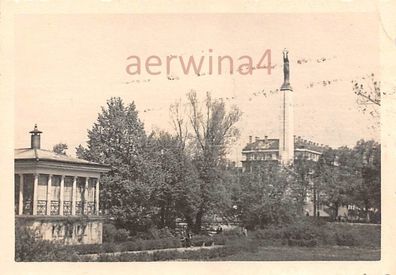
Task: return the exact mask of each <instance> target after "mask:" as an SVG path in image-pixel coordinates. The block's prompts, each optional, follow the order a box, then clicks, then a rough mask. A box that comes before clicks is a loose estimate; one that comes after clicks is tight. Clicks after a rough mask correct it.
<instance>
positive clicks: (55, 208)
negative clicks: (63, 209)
mask: <svg viewBox="0 0 396 275" xmlns="http://www.w3.org/2000/svg"><path fill="white" fill-rule="evenodd" d="M59 204H60V202H59V201H51V210H50V213H51V215H59Z"/></svg>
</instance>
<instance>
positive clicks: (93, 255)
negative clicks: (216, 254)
mask: <svg viewBox="0 0 396 275" xmlns="http://www.w3.org/2000/svg"><path fill="white" fill-rule="evenodd" d="M218 247H223V245H212V246H194V247H178V248H163V249H151V250H139V251H120V252H108V253H95V254H84V255H81V256H83V257H88V258H90V259H92V260H96V259H97V258H98V257H99V255H107V256H118V255H121V254H139V253H144V252H146V253H148V254H153V253H154V252H158V251H178V252H184V251H196V250H201V249H203V250H204V249H214V248H218Z"/></svg>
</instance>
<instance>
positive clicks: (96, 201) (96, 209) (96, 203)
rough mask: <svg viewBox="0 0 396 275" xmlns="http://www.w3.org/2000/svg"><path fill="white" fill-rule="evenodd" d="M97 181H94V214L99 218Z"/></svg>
mask: <svg viewBox="0 0 396 275" xmlns="http://www.w3.org/2000/svg"><path fill="white" fill-rule="evenodd" d="M99 179H100V178H97V180H96V186H95V214H96V215H98V216H99Z"/></svg>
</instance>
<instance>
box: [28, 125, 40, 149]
mask: <svg viewBox="0 0 396 275" xmlns="http://www.w3.org/2000/svg"><path fill="white" fill-rule="evenodd" d="M29 133H30V134H31V136H30V148H32V149H40V134H41V133H42V132H41V131H39V129H37V124H35V125H34V129H33V131H30V132H29Z"/></svg>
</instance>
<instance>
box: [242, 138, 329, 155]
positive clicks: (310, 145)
mask: <svg viewBox="0 0 396 275" xmlns="http://www.w3.org/2000/svg"><path fill="white" fill-rule="evenodd" d="M250 141H251V142H249V143H248V144H247V145H246V146H245V147H244V148H243V149H242V153H243V152H244V151H259V150H260V151H265V150H279V139H274V138H267V137H265V138H263V139H260V138H259V137H256V139H255V141H252V139H251V138H250ZM326 148H328V146H327V145H326V146H325V145H323V144H319V143H316V142H313V141H310V140H306V139H303V138H301V137H300V136H298V137H294V150H296V149H301V150H303V149H306V150H310V151H315V152H319V153H322V152H323V151H324V150H325V149H326Z"/></svg>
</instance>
